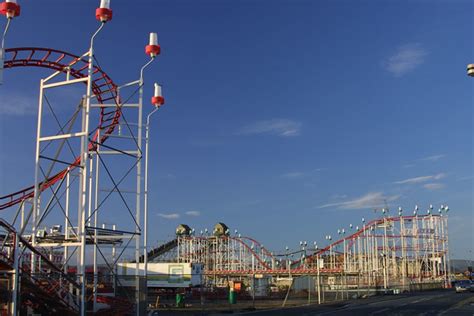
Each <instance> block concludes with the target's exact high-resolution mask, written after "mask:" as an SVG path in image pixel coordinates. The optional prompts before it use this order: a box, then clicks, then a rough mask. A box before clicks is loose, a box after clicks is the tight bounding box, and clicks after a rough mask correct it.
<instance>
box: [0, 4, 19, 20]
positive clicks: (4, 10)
mask: <svg viewBox="0 0 474 316" xmlns="http://www.w3.org/2000/svg"><path fill="white" fill-rule="evenodd" d="M0 14H2V15H4V16H6V17H7V19H13V18H14V17H17V16H19V15H20V5H19V4H18V3H16V0H6V1H5V2H2V3H0Z"/></svg>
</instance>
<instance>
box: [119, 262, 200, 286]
mask: <svg viewBox="0 0 474 316" xmlns="http://www.w3.org/2000/svg"><path fill="white" fill-rule="evenodd" d="M202 268H203V267H202V264H192V263H181V262H175V263H173V262H172V263H148V278H147V284H148V287H166V288H179V287H192V286H196V285H199V284H201V276H202ZM117 272H118V273H117V274H118V279H119V281H120V283H121V284H122V285H123V286H134V285H135V276H136V273H137V270H136V263H119V264H118V271H117ZM144 274H145V273H144V264H143V263H139V264H138V275H139V276H143V275H144Z"/></svg>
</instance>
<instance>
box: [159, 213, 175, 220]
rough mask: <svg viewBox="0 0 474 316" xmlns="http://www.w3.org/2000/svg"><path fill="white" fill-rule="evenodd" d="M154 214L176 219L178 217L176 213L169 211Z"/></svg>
mask: <svg viewBox="0 0 474 316" xmlns="http://www.w3.org/2000/svg"><path fill="white" fill-rule="evenodd" d="M156 215H158V216H159V217H162V218H166V219H178V218H179V217H180V215H179V214H178V213H170V214H163V213H158V214H156Z"/></svg>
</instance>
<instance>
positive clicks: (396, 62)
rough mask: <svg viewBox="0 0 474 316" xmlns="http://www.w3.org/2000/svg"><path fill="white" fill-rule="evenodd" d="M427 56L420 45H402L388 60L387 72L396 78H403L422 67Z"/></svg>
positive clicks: (386, 64)
mask: <svg viewBox="0 0 474 316" xmlns="http://www.w3.org/2000/svg"><path fill="white" fill-rule="evenodd" d="M427 54H428V53H427V52H426V50H425V49H424V48H423V47H422V45H421V44H419V43H414V44H406V45H402V46H400V47H398V48H397V51H396V52H395V54H393V55H392V56H390V57H389V58H388V59H387V61H386V63H385V67H386V70H387V71H389V72H391V73H392V74H393V75H394V76H395V77H401V76H403V75H405V74H406V73H408V72H410V71H412V70H413V69H415V68H416V67H417V66H419V65H421V64H422V63H423V62H424V60H425V56H426V55H427Z"/></svg>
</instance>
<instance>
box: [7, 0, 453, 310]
mask: <svg viewBox="0 0 474 316" xmlns="http://www.w3.org/2000/svg"><path fill="white" fill-rule="evenodd" d="M0 13H2V14H3V15H5V16H6V17H7V24H6V27H5V31H4V33H3V37H2V47H1V52H0V53H1V55H0V65H1V66H0V76H2V77H3V70H4V69H5V70H6V69H8V70H10V69H13V68H18V67H30V68H32V67H37V68H38V67H39V68H45V69H49V70H51V71H52V73H51V74H50V75H49V76H48V77H46V78H44V79H41V81H40V91H39V103H38V121H37V124H38V125H37V135H36V152H35V182H34V184H33V185H32V186H29V187H27V188H25V189H22V190H19V191H16V192H14V193H11V194H8V195H5V196H2V197H0V210H7V209H8V210H13V211H12V212H13V214H14V215H13V218H12V219H11V220H5V219H0V243H1V245H0V272H1V275H2V277H1V278H0V281H1V282H0V294H1V295H2V297H6V298H5V299H4V301H7V302H8V304H7V308H8V310H9V313H10V314H11V315H18V314H19V313H20V311H25V310H28V309H29V310H31V311H34V312H38V313H41V312H43V313H48V311H49V312H51V311H53V312H54V313H57V314H59V313H62V314H64V315H77V314H80V315H86V314H92V313H101V314H115V315H128V314H131V313H133V314H136V315H142V314H143V313H144V308H146V292H147V283H146V280H147V272H146V271H148V270H147V264H148V262H177V263H199V264H202V265H203V277H204V282H203V283H204V285H206V286H213V287H226V286H228V284H229V281H230V280H242V279H245V278H249V277H250V278H255V277H256V276H259V277H260V278H261V277H265V278H275V279H276V278H279V277H289V279H291V278H293V277H299V276H310V277H315V278H317V280H318V282H317V286H318V294H319V292H320V291H319V287H320V286H322V282H320V278H325V281H326V282H333V281H331V279H330V278H331V277H336V278H338V279H337V280H342V281H341V282H340V283H339V284H335V283H337V282H338V281H334V282H335V283H334V282H333V285H339V286H343V287H344V288H346V289H348V288H358V289H359V288H381V289H384V290H388V289H390V288H393V287H398V288H401V289H406V288H408V287H409V286H410V284H415V283H423V282H439V283H441V284H442V285H444V286H446V287H448V286H449V273H450V271H449V269H450V264H449V255H448V253H449V249H448V216H447V215H448V210H449V208H448V207H447V206H441V208H440V209H439V212H438V213H437V214H436V213H434V212H433V207H432V206H430V208H429V209H428V211H427V213H426V214H423V215H422V214H419V212H418V207H416V208H415V210H414V213H413V215H404V214H403V211H402V209H399V212H398V216H396V215H389V214H388V210H385V209H384V211H383V216H382V217H380V218H378V219H375V220H372V221H370V222H367V223H366V222H365V220H363V221H362V224H361V225H360V226H355V227H354V226H353V225H352V224H351V225H349V228H348V229H347V230H345V229H340V230H339V231H338V235H339V238H338V239H337V240H336V241H335V242H333V241H332V239H333V238H332V237H331V236H329V235H328V236H326V238H325V239H326V241H327V243H328V245H327V246H325V247H321V248H320V247H318V245H317V244H316V243H315V244H313V245H311V244H308V243H307V242H303V241H302V242H301V243H300V248H299V249H297V250H291V251H290V250H289V249H288V248H286V252H284V253H278V254H277V253H273V252H271V251H269V250H268V249H266V248H265V247H264V246H263V245H262V244H261V243H259V242H258V241H257V240H255V239H253V238H251V237H246V236H241V235H240V234H238V233H237V231H235V232H234V234H232V232H231V231H230V229H229V228H228V227H227V226H226V225H225V224H223V223H218V224H217V225H216V226H215V228H214V230H213V232H212V233H209V232H207V230H205V231H204V232H202V231H201V233H200V234H198V233H196V232H195V230H194V229H191V228H190V227H189V226H187V225H180V226H179V227H178V229H177V230H176V238H175V239H173V240H171V241H169V242H167V243H164V244H162V245H160V246H158V247H156V248H153V249H151V250H149V248H150V247H149V246H148V237H147V226H148V223H147V222H148V217H147V214H148V210H147V208H148V203H147V201H148V170H147V169H148V144H149V142H148V141H149V125H150V118H151V115H152V114H153V113H155V112H156V111H157V110H158V109H159V108H160V106H161V105H163V104H164V99H163V97H162V93H161V86H160V85H157V84H155V93H154V97H153V98H152V104H153V106H154V109H153V111H151V112H148V111H146V110H144V108H143V93H144V92H143V88H144V71H145V70H146V68H147V67H148V66H149V65H150V64H151V63H152V62H153V61H154V60H155V58H156V56H157V55H158V54H159V53H160V46H159V45H158V41H157V35H156V34H155V33H151V34H150V42H149V45H147V46H146V47H145V52H146V54H147V55H148V56H149V57H150V59H149V60H148V61H147V62H146V63H145V64H144V65H143V66H142V67H141V68H140V71H139V74H138V79H137V80H134V81H132V82H128V83H125V84H122V85H118V84H117V83H115V82H114V81H113V80H112V79H111V78H110V77H109V76H108V75H107V74H106V73H105V71H104V70H103V69H102V68H101V67H100V64H99V61H98V58H97V56H96V55H95V53H94V43H95V41H96V39H97V37H98V36H99V35H100V32H101V31H102V29H103V28H104V27H105V25H106V23H107V22H109V21H110V20H112V10H111V9H110V1H108V0H102V1H101V2H100V7H99V8H97V10H96V18H97V20H98V21H99V23H100V24H99V27H98V29H97V31H96V32H95V33H94V34H93V35H92V37H91V38H90V42H89V49H88V50H87V51H86V52H85V53H84V54H82V55H75V54H72V53H69V52H65V51H62V50H57V49H50V48H39V47H20V48H7V49H4V41H5V37H6V35H7V32H8V29H9V27H10V24H11V21H12V20H13V19H14V18H15V17H17V16H19V15H20V6H19V5H18V4H17V3H16V0H7V1H6V2H3V3H1V4H0ZM71 86H75V87H79V88H80V89H83V90H85V91H84V93H83V97H79V98H78V99H77V100H75V101H76V105H75V106H72V107H70V108H69V112H68V113H65V112H64V111H63V112H58V111H57V107H55V104H54V102H52V98H53V96H54V91H57V90H59V89H67V88H68V87H71ZM145 111H146V112H147V113H148V114H147V117H146V120H144V112H145ZM144 121H145V122H144ZM143 127H145V137H143V135H142V134H143ZM143 143H145V146H143ZM143 147H145V148H143ZM142 160H144V166H143V165H142ZM142 178H144V179H143V180H144V181H142ZM110 218H112V219H114V220H117V222H120V223H121V224H120V225H121V226H120V227H118V226H117V225H116V224H113V223H110V222H109V219H110ZM126 256H128V257H133V258H134V259H132V260H128V261H129V263H130V261H131V263H132V264H134V265H136V269H135V275H134V279H133V280H134V282H133V286H130V284H128V285H127V286H125V285H123V284H121V281H120V280H121V279H120V278H119V277H116V276H117V271H118V270H117V266H118V265H119V263H120V262H123V261H125V259H126ZM141 263H143V264H144V266H145V268H144V269H142V270H140V269H139V264H141ZM4 293H7V294H4Z"/></svg>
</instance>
